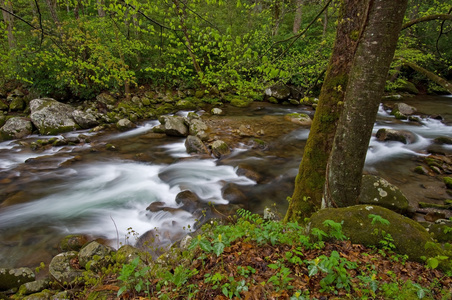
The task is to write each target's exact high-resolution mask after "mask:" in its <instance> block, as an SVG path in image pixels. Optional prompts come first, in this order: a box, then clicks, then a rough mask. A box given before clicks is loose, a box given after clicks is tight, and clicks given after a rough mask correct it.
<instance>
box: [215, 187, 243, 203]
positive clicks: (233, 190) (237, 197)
mask: <svg viewBox="0 0 452 300" xmlns="http://www.w3.org/2000/svg"><path fill="white" fill-rule="evenodd" d="M221 193H222V196H223V198H224V199H225V200H228V201H229V203H234V204H235V203H245V200H246V196H245V194H243V192H242V191H241V190H240V188H239V186H238V185H236V184H234V183H227V184H225V186H224V187H223V189H222V190H221Z"/></svg>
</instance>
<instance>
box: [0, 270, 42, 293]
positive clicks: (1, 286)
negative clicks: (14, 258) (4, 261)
mask: <svg viewBox="0 0 452 300" xmlns="http://www.w3.org/2000/svg"><path fill="white" fill-rule="evenodd" d="M34 280H35V274H34V273H33V271H32V270H31V269H29V268H17V269H5V268H0V291H7V290H11V289H15V288H18V287H20V286H21V285H22V284H24V283H27V282H31V281H34Z"/></svg>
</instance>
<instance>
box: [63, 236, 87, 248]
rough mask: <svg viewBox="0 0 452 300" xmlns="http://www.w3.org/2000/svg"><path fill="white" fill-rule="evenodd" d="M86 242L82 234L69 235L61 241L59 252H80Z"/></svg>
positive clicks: (85, 237)
mask: <svg viewBox="0 0 452 300" xmlns="http://www.w3.org/2000/svg"><path fill="white" fill-rule="evenodd" d="M88 241H89V239H88V236H86V235H84V234H71V235H68V236H65V237H64V238H63V239H62V240H61V242H60V250H61V251H63V252H67V251H80V249H82V247H83V246H84V245H85V244H86V243H87V242H88Z"/></svg>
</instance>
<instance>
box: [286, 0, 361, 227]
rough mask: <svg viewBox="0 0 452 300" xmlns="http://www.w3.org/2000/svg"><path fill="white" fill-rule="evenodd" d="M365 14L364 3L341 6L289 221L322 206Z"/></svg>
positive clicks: (349, 2)
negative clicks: (333, 146) (338, 124)
mask: <svg viewBox="0 0 452 300" xmlns="http://www.w3.org/2000/svg"><path fill="white" fill-rule="evenodd" d="M367 2H368V1H365V3H367ZM365 11H366V5H363V1H362V0H347V1H344V2H343V4H342V7H341V19H340V21H339V22H338V27H337V33H336V41H335V43H334V48H333V53H332V56H331V58H330V61H329V65H328V70H327V73H326V76H325V80H324V83H323V85H322V90H321V92H320V97H319V104H318V106H317V109H316V112H315V115H314V120H313V123H312V126H311V131H310V133H309V137H308V141H307V143H306V146H305V148H304V153H303V159H302V161H301V164H300V168H299V171H298V175H297V177H296V179H295V190H294V193H293V195H292V198H291V200H290V203H289V209H288V210H287V213H286V217H285V220H286V221H303V220H304V218H306V217H309V216H310V215H311V214H312V213H313V212H314V211H315V210H317V209H319V208H320V206H321V202H322V193H323V186H324V183H325V172H326V165H327V162H328V157H329V154H330V151H331V148H332V145H333V139H334V135H335V133H336V127H337V121H338V119H339V115H340V113H341V111H342V107H343V100H344V92H345V88H346V86H347V81H348V73H349V72H350V68H351V65H352V61H353V55H354V49H356V46H357V41H358V38H359V32H360V30H361V28H362V27H363V24H364V19H365V16H366V13H365Z"/></svg>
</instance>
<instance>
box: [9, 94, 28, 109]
mask: <svg viewBox="0 0 452 300" xmlns="http://www.w3.org/2000/svg"><path fill="white" fill-rule="evenodd" d="M25 106H26V103H25V100H24V98H22V97H16V98H14V99H13V100H12V101H11V103H10V104H9V110H10V111H22V110H24V109H25Z"/></svg>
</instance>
